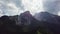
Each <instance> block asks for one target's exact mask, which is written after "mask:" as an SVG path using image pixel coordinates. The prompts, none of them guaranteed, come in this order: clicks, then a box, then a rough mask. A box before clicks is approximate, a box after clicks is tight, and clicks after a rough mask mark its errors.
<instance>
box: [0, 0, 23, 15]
mask: <svg viewBox="0 0 60 34" xmlns="http://www.w3.org/2000/svg"><path fill="white" fill-rule="evenodd" d="M0 10H1V11H2V14H4V15H8V16H13V15H18V14H19V13H21V12H22V11H23V10H24V8H23V5H22V4H21V0H0ZM0 14H1V13H0Z"/></svg>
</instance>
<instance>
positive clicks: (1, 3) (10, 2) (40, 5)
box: [0, 0, 60, 16]
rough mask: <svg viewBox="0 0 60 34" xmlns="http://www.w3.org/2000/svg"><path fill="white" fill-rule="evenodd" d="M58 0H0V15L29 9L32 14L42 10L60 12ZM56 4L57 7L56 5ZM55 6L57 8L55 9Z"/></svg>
mask: <svg viewBox="0 0 60 34" xmlns="http://www.w3.org/2000/svg"><path fill="white" fill-rule="evenodd" d="M56 1H58V0H0V16H1V15H4V14H5V15H9V16H13V15H17V14H21V13H23V12H24V11H26V10H29V11H30V12H31V14H32V15H34V14H35V13H38V12H42V11H45V10H46V11H48V12H50V13H56V12H57V11H58V12H57V13H59V14H60V12H59V11H60V9H59V8H58V7H60V4H59V3H57V4H56ZM57 6H58V7H57ZM55 8H57V9H55Z"/></svg>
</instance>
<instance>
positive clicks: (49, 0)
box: [43, 0, 60, 15]
mask: <svg viewBox="0 0 60 34" xmlns="http://www.w3.org/2000/svg"><path fill="white" fill-rule="evenodd" d="M43 2H44V3H43V5H44V10H46V11H47V12H49V13H52V14H55V15H58V12H59V11H60V0H44V1H43Z"/></svg>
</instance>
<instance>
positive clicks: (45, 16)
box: [35, 12, 60, 23]
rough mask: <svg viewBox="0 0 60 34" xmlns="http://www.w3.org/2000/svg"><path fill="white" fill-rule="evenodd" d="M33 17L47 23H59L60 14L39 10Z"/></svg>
mask: <svg viewBox="0 0 60 34" xmlns="http://www.w3.org/2000/svg"><path fill="white" fill-rule="evenodd" d="M35 18H36V19H37V20H39V21H47V22H49V23H59V21H60V20H59V19H60V16H57V15H53V14H50V13H48V12H41V13H38V14H36V15H35Z"/></svg>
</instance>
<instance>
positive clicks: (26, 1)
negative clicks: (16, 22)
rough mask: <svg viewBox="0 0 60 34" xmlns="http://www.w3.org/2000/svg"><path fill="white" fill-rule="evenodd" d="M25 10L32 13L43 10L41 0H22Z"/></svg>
mask: <svg viewBox="0 0 60 34" xmlns="http://www.w3.org/2000/svg"><path fill="white" fill-rule="evenodd" d="M22 3H23V5H24V8H25V10H29V11H30V12H31V13H32V14H35V13H37V12H40V11H43V2H42V0H22Z"/></svg>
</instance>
